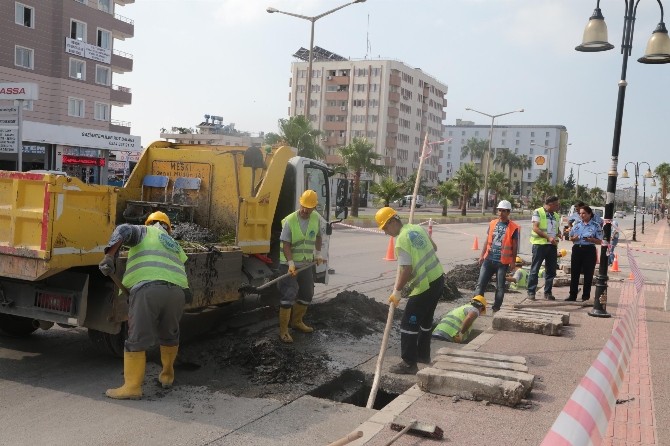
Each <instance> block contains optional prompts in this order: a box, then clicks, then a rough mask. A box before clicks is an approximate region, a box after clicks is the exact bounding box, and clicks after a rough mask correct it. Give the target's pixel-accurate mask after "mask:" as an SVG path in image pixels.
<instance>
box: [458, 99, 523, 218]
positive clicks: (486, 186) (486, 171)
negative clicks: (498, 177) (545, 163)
mask: <svg viewBox="0 0 670 446" xmlns="http://www.w3.org/2000/svg"><path fill="white" fill-rule="evenodd" d="M465 110H468V111H473V112H475V113H479V114H480V115H484V116H488V117H489V118H491V130H490V131H489V149H488V150H487V152H486V168H485V169H484V202H483V203H482V215H484V214H485V213H486V209H487V207H488V202H489V190H488V189H489V164H491V146H492V145H493V123H494V122H495V120H496V118H499V117H501V116H505V115H509V114H511V113H523V108H521V109H519V110H512V111H510V112H506V113H500V114H499V115H490V114H488V113H484V112H480V111H479V110H475V109H474V108H466V109H465ZM494 158H495V157H494Z"/></svg>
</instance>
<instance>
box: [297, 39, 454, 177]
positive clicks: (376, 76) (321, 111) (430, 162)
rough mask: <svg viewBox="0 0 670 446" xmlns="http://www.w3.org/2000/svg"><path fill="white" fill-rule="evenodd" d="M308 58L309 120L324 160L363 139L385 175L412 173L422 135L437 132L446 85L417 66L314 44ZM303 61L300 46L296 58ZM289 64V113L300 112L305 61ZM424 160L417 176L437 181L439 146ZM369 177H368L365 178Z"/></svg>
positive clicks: (332, 160) (434, 136)
mask: <svg viewBox="0 0 670 446" xmlns="http://www.w3.org/2000/svg"><path fill="white" fill-rule="evenodd" d="M314 52H315V56H314V59H313V63H312V79H311V84H312V85H311V92H310V98H309V100H310V101H311V102H310V104H309V114H310V120H311V122H312V125H313V127H314V128H316V129H319V130H320V131H321V135H322V138H321V146H322V148H323V149H324V151H325V153H326V155H327V156H326V162H327V163H328V164H331V165H336V164H339V163H341V158H340V157H339V155H338V150H337V149H338V148H339V147H342V146H345V145H347V144H349V143H350V142H351V141H352V139H353V138H355V137H358V138H367V140H368V141H370V142H371V143H372V144H374V147H375V151H376V152H377V153H378V154H379V155H381V156H382V160H381V164H383V165H384V166H386V167H387V168H388V172H389V174H390V176H391V178H393V179H395V180H397V181H400V180H404V179H406V178H407V177H408V176H410V175H411V174H413V173H414V172H416V170H417V168H418V166H419V156H420V153H421V149H422V145H423V139H424V135H426V134H428V140H429V141H431V142H436V141H439V140H441V139H442V137H443V131H444V128H443V125H442V120H443V119H444V118H445V117H446V112H445V111H444V108H445V107H446V104H447V102H446V97H445V96H446V94H447V86H446V85H445V84H443V83H441V82H440V81H438V80H437V79H435V78H434V77H432V76H430V75H428V74H426V73H424V72H423V71H421V70H420V69H418V68H412V67H409V66H408V65H406V64H404V63H402V62H399V61H395V60H369V59H365V60H348V59H345V58H343V57H340V56H337V55H335V54H333V53H329V52H327V51H325V50H322V49H321V48H318V47H317V48H315V51H314ZM301 54H302V58H303V59H304V60H306V61H307V60H309V59H308V57H305V52H304V50H303V51H302V53H301V52H298V53H296V55H295V56H296V57H299V58H301ZM306 61H305V62H294V63H292V65H291V80H290V94H289V100H290V106H289V115H290V116H297V115H304V114H305V112H306V107H305V105H306V100H307V95H306V91H307V70H308V62H306ZM430 147H432V152H431V154H430V155H429V156H428V157H427V158H426V160H425V161H424V166H423V169H424V173H423V175H422V176H423V178H425V179H426V184H427V185H435V184H437V180H438V176H439V174H440V173H441V169H442V167H441V165H440V162H439V159H440V155H441V153H442V150H441V146H440V145H439V144H435V145H432V146H430ZM365 179H366V180H371V179H372V178H368V177H366V178H365Z"/></svg>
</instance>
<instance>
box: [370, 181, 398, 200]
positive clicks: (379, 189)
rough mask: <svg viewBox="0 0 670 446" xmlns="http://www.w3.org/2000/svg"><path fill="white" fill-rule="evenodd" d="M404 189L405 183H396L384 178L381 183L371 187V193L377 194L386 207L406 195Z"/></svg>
mask: <svg viewBox="0 0 670 446" xmlns="http://www.w3.org/2000/svg"><path fill="white" fill-rule="evenodd" d="M403 187H404V185H403V183H398V182H395V181H393V179H391V177H383V178H382V180H381V182H380V183H374V184H372V185H371V186H370V192H372V193H373V194H375V196H377V198H379V199H380V200H381V201H382V204H383V205H384V206H389V204H390V203H391V202H392V201H394V200H397V199H398V198H402V197H403V195H405V194H404V190H403Z"/></svg>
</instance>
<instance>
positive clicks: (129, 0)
mask: <svg viewBox="0 0 670 446" xmlns="http://www.w3.org/2000/svg"><path fill="white" fill-rule="evenodd" d="M114 3H116V4H117V5H121V6H126V5H129V4H131V3H135V0H114Z"/></svg>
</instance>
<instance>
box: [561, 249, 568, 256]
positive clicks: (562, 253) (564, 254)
mask: <svg viewBox="0 0 670 446" xmlns="http://www.w3.org/2000/svg"><path fill="white" fill-rule="evenodd" d="M560 253H561V257H565V256H567V255H568V251H566V250H565V249H561V251H560Z"/></svg>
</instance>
